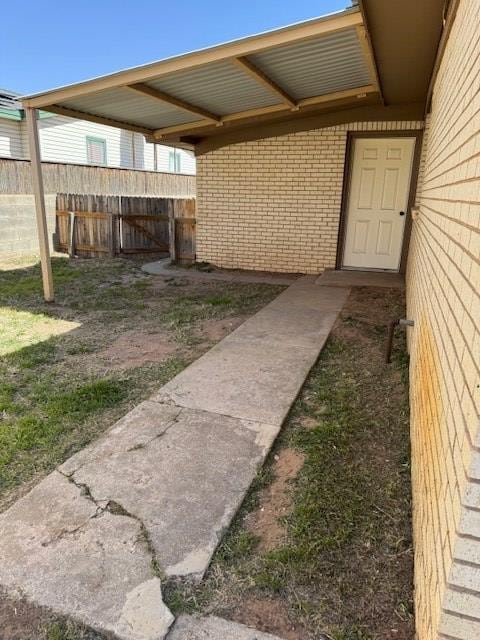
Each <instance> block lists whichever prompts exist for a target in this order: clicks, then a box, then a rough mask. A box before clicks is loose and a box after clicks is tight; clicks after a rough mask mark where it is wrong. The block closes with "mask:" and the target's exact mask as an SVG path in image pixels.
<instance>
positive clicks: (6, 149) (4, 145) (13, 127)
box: [0, 118, 23, 158]
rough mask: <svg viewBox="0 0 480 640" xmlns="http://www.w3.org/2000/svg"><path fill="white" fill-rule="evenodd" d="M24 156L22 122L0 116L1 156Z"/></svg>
mask: <svg viewBox="0 0 480 640" xmlns="http://www.w3.org/2000/svg"><path fill="white" fill-rule="evenodd" d="M22 156H23V149H22V135H21V122H20V121H19V120H10V119H7V118H0V157H2V158H21V157H22Z"/></svg>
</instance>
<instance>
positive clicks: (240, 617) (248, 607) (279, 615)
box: [232, 598, 308, 640]
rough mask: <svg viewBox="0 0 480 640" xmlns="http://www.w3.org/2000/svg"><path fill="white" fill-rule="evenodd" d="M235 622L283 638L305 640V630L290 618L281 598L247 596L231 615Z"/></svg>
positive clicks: (286, 639)
mask: <svg viewBox="0 0 480 640" xmlns="http://www.w3.org/2000/svg"><path fill="white" fill-rule="evenodd" d="M232 618H233V620H235V622H240V623H242V624H246V625H247V626H249V627H253V628H254V629H257V630H258V631H265V632H267V633H271V634H274V635H278V636H279V637H280V638H284V639H285V640H306V638H307V637H308V636H307V634H306V632H305V630H304V629H303V628H302V627H301V626H300V625H298V624H295V623H294V622H292V620H290V618H289V616H288V613H287V612H286V610H285V606H284V605H283V603H282V601H281V600H276V599H273V598H247V599H246V600H245V601H244V602H242V604H241V606H240V607H239V608H238V609H237V610H236V611H235V612H234V614H233V616H232Z"/></svg>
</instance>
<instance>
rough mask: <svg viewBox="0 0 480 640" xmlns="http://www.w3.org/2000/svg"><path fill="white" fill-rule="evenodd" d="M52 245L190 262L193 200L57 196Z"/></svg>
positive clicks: (91, 252) (192, 255)
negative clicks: (159, 255) (167, 254)
mask: <svg viewBox="0 0 480 640" xmlns="http://www.w3.org/2000/svg"><path fill="white" fill-rule="evenodd" d="M54 244H55V248H56V250H57V251H64V252H68V254H69V255H70V256H74V255H77V256H85V257H86V256H88V257H94V256H102V255H103V256H105V255H111V256H114V255H118V254H119V253H127V254H131V253H148V252H155V253H158V252H169V251H170V253H171V256H172V259H173V260H177V261H178V262H184V263H186V262H193V261H194V260H195V200H194V199H180V198H178V199H177V198H149V197H132V196H121V197H119V196H93V195H77V194H58V195H57V216H56V232H55V238H54Z"/></svg>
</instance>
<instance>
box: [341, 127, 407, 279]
mask: <svg viewBox="0 0 480 640" xmlns="http://www.w3.org/2000/svg"><path fill="white" fill-rule="evenodd" d="M414 149H415V138H357V139H356V140H354V149H353V164H352V171H351V180H350V190H349V196H348V202H347V208H346V212H347V228H346V233H345V245H344V247H345V248H344V253H343V266H344V267H347V268H348V267H350V268H357V269H385V270H389V271H398V269H399V268H400V259H401V254H402V245H403V233H404V229H405V219H406V213H407V206H408V196H409V191H410V178H411V173H412V163H413V153H414Z"/></svg>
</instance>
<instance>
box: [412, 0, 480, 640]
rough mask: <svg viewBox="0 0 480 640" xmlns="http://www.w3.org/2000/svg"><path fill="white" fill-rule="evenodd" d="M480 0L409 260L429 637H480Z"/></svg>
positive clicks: (443, 92)
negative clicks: (413, 324)
mask: <svg viewBox="0 0 480 640" xmlns="http://www.w3.org/2000/svg"><path fill="white" fill-rule="evenodd" d="M479 34H480V3H479V2H478V0H461V1H460V4H459V7H458V12H457V16H456V19H455V22H454V24H453V28H452V31H451V33H450V37H449V40H448V43H447V47H446V50H445V53H444V55H443V58H442V62H441V66H440V69H439V73H438V76H437V78H436V82H435V86H434V92H433V101H432V109H431V116H430V118H429V120H428V121H427V126H426V132H425V136H424V149H423V151H424V153H423V161H422V167H421V171H420V181H419V188H418V192H417V204H418V209H419V214H418V216H417V217H416V218H415V219H414V221H413V229H412V238H411V243H410V252H409V261H408V269H407V298H408V299H407V314H408V317H409V318H412V319H413V320H414V321H415V327H414V328H413V329H411V330H410V334H409V347H410V356H411V364H410V367H411V370H410V398H411V429H412V457H413V459H412V480H413V506H414V514H413V515H414V518H413V521H414V539H415V609H416V623H417V635H418V639H419V640H438V638H445V639H452V638H454V639H456V640H478V639H479V638H480V419H479V414H480V164H479V163H480V160H479V157H480V92H479V80H478V78H479V73H478V71H479V67H478V59H479V56H480V35H479Z"/></svg>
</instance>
